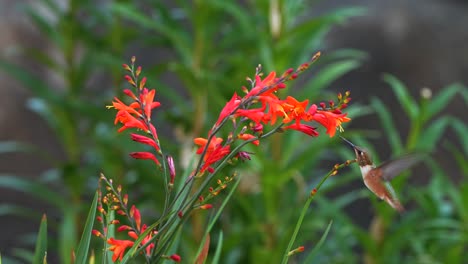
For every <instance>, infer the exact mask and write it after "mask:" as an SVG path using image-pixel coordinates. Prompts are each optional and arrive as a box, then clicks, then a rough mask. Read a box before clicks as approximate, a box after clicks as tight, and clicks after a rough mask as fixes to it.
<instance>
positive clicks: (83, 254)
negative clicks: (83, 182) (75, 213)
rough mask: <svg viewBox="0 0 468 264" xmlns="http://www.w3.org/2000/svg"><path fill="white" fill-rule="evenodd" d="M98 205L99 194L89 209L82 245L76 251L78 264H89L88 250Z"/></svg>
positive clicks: (95, 195) (95, 196) (81, 240)
mask: <svg viewBox="0 0 468 264" xmlns="http://www.w3.org/2000/svg"><path fill="white" fill-rule="evenodd" d="M97 204H98V192H97V191H96V193H95V194H94V199H93V203H92V204H91V208H90V209H89V213H88V217H87V218H86V222H85V226H84V229H83V234H82V235H81V239H80V243H78V249H77V251H76V260H75V263H77V264H86V263H88V260H87V259H88V249H89V244H90V242H91V235H92V230H93V224H94V219H95V217H96V208H97Z"/></svg>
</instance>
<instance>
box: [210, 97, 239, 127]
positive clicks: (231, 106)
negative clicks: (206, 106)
mask: <svg viewBox="0 0 468 264" xmlns="http://www.w3.org/2000/svg"><path fill="white" fill-rule="evenodd" d="M240 102H241V100H240V97H239V96H238V95H237V93H234V95H233V96H232V98H231V100H229V102H227V103H226V105H225V106H224V108H223V110H221V113H220V114H219V117H218V121H216V125H219V124H221V122H222V121H223V120H224V118H226V117H227V116H229V115H231V114H233V113H234V110H235V109H236V108H237V107H238V106H239V104H240Z"/></svg>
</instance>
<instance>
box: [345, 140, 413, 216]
mask: <svg viewBox="0 0 468 264" xmlns="http://www.w3.org/2000/svg"><path fill="white" fill-rule="evenodd" d="M340 137H341V139H343V140H344V141H345V142H346V143H348V144H349V145H350V146H351V147H352V148H353V149H354V153H355V154H356V162H357V163H358V165H359V167H360V168H361V174H362V179H363V181H364V184H365V185H366V187H367V188H368V189H369V190H371V191H372V192H373V193H374V194H375V195H376V196H377V197H379V198H380V199H381V200H383V201H385V202H386V203H388V204H389V205H390V206H391V207H393V208H394V209H396V210H397V211H398V212H400V213H402V212H404V211H405V208H404V207H403V205H402V204H401V203H400V201H399V200H398V198H397V196H396V193H395V190H394V189H393V187H392V185H391V184H390V181H391V180H392V179H393V178H395V176H397V175H399V174H400V173H401V172H402V171H404V170H406V169H408V168H409V167H411V166H412V165H414V164H416V163H417V162H418V161H420V160H421V156H420V155H416V154H408V155H405V156H401V157H399V158H397V159H394V160H389V161H386V162H384V163H382V164H381V165H380V166H375V165H374V163H373V162H372V159H371V156H370V155H369V152H368V151H367V150H365V149H363V148H361V147H358V146H356V145H354V144H353V143H351V142H350V141H348V140H347V139H345V138H344V137H342V136H340Z"/></svg>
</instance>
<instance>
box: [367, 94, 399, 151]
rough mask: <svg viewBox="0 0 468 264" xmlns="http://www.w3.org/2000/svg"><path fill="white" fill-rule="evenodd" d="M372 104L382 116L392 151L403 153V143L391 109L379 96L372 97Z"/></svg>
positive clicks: (381, 119)
mask: <svg viewBox="0 0 468 264" xmlns="http://www.w3.org/2000/svg"><path fill="white" fill-rule="evenodd" d="M371 106H372V107H373V108H374V110H375V112H376V113H377V115H378V116H379V118H380V122H381V124H382V128H383V131H384V132H385V134H386V135H387V137H388V140H389V142H390V147H391V148H392V153H395V154H401V153H403V144H402V142H401V139H400V135H399V133H398V129H397V128H396V127H395V125H394V123H393V120H392V116H391V114H390V111H389V110H388V109H387V108H386V107H385V105H384V104H383V103H382V101H381V100H380V99H378V98H372V99H371Z"/></svg>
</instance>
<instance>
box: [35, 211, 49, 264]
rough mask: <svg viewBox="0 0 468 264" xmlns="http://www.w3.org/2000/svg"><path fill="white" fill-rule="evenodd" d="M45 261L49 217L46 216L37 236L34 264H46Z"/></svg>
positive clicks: (43, 217)
mask: <svg viewBox="0 0 468 264" xmlns="http://www.w3.org/2000/svg"><path fill="white" fill-rule="evenodd" d="M45 259H47V217H46V215H45V214H44V215H43V216H42V220H41V225H40V227H39V233H38V235H37V240H36V249H35V250H34V259H33V263H34V264H42V263H45V261H44V260H45Z"/></svg>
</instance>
